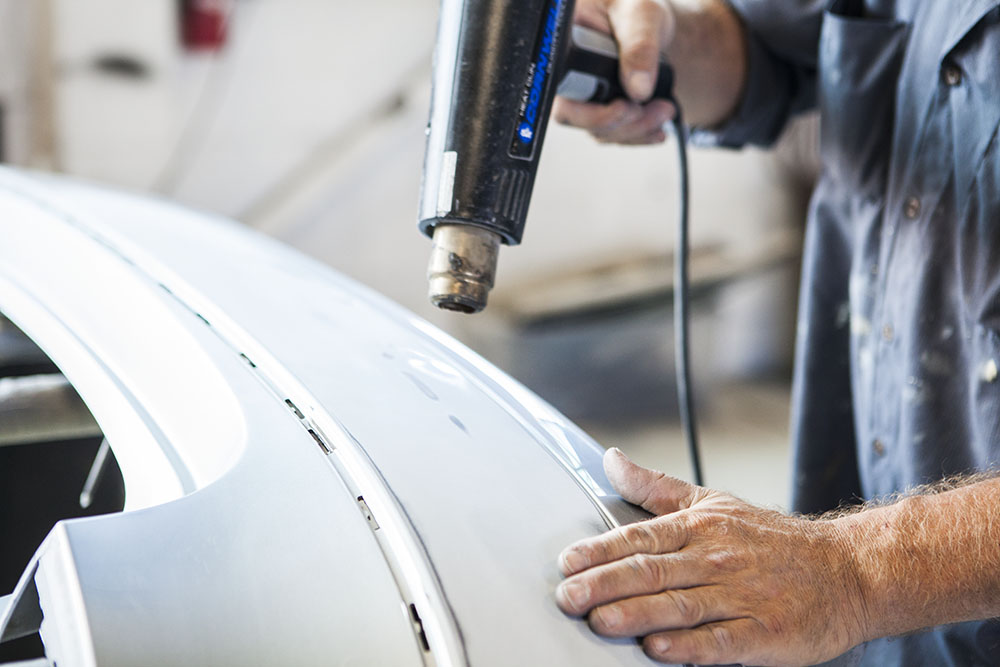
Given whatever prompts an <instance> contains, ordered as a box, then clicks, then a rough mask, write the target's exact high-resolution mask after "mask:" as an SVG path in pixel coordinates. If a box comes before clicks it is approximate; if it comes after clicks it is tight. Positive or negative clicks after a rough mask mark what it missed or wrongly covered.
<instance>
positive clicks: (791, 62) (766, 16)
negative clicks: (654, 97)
mask: <svg viewBox="0 0 1000 667" xmlns="http://www.w3.org/2000/svg"><path fill="white" fill-rule="evenodd" d="M729 3H730V5H731V6H732V8H733V9H734V10H735V11H736V13H737V14H738V15H739V17H740V19H741V20H742V21H743V24H744V26H745V27H746V29H747V82H746V88H745V89H744V91H743V98H742V100H741V101H740V104H739V106H738V107H737V109H736V112H735V113H734V114H733V115H732V116H731V117H730V118H729V119H728V120H727V121H725V122H724V123H723V124H722V125H720V126H717V127H714V128H710V129H705V128H699V129H695V130H694V131H693V132H692V135H691V138H692V141H693V142H695V143H696V144H699V145H708V146H724V147H728V148H739V147H742V146H744V145H746V144H754V145H758V146H770V145H771V144H773V143H774V142H775V141H776V140H777V139H778V137H779V136H780V135H781V132H782V130H783V129H784V127H785V124H786V123H787V122H788V119H789V118H791V117H792V116H793V115H795V114H798V113H801V112H803V111H806V110H808V109H811V108H813V107H814V106H815V105H816V68H817V57H818V51H819V35H820V27H821V25H822V20H823V7H824V6H825V4H826V2H825V1H824V0H800V1H799V2H788V1H787V0H783V1H782V0H729Z"/></svg>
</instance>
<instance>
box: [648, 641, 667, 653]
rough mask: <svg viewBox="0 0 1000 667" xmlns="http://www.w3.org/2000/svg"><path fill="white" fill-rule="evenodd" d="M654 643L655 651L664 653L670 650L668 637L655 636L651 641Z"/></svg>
mask: <svg viewBox="0 0 1000 667" xmlns="http://www.w3.org/2000/svg"><path fill="white" fill-rule="evenodd" d="M651 643H652V645H653V652H654V653H659V654H663V653H666V652H667V651H669V650H670V640H669V639H667V638H666V637H653V641H652V642H651Z"/></svg>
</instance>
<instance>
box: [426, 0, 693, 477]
mask: <svg viewBox="0 0 1000 667" xmlns="http://www.w3.org/2000/svg"><path fill="white" fill-rule="evenodd" d="M573 5H574V2H573V0H442V2H441V14H440V17H439V20H438V38H437V39H438V41H437V50H436V52H435V58H434V81H433V84H434V85H433V92H432V94H431V115H430V122H429V124H428V127H427V153H426V156H425V158H424V179H423V186H422V189H421V196H420V223H419V224H420V229H421V231H423V232H424V234H427V235H428V236H430V237H431V238H432V239H433V247H432V249H431V260H430V265H429V266H428V269H427V277H428V281H429V292H430V299H431V301H432V302H433V303H434V304H435V305H436V306H438V307H440V308H444V309H446V310H453V311H457V312H462V313H476V312H479V311H480V310H482V309H483V308H485V307H486V299H487V297H488V296H489V292H490V289H491V288H492V287H493V282H494V280H495V277H496V267H497V255H498V254H499V251H500V244H501V243H506V244H507V245H517V244H518V243H520V242H521V235H522V234H523V233H524V221H525V218H526V217H527V214H528V202H529V201H530V200H531V190H532V188H533V187H534V184H535V174H536V172H537V171H538V160H539V158H540V157H541V153H542V142H543V141H544V140H545V128H546V126H547V125H548V119H549V112H550V111H551V109H552V101H553V99H554V98H555V96H556V94H559V95H563V96H565V97H568V98H570V99H575V100H578V101H583V102H598V103H607V102H610V101H612V100H614V99H617V98H620V97H626V94H625V91H624V89H623V88H622V86H621V84H620V82H619V78H618V72H619V63H618V47H617V45H616V44H615V42H614V40H613V39H611V38H610V37H608V36H607V35H603V34H601V33H599V32H595V31H593V30H587V29H585V28H581V27H579V26H574V27H573V28H572V30H570V19H571V18H572V15H573ZM673 84H674V75H673V70H671V69H670V67H669V66H668V65H666V64H665V63H661V64H660V71H659V73H658V76H657V82H656V88H655V91H654V93H653V97H655V98H662V99H666V100H670V101H674V100H673ZM674 103H675V106H677V105H676V102H674ZM677 109H678V115H677V117H676V118H675V119H674V128H675V130H676V132H677V135H678V136H677V148H678V157H679V159H680V182H681V196H680V198H679V202H680V219H679V221H678V225H677V252H676V262H675V272H676V278H675V281H674V286H675V296H676V298H675V299H674V323H675V332H676V336H675V343H676V354H675V362H676V369H677V396H678V402H679V403H680V413H681V421H682V423H683V426H684V430H685V432H686V434H687V442H688V447H689V450H690V455H691V463H692V467H693V468H694V481H695V483H696V484H701V483H702V475H701V463H700V457H699V455H698V438H697V429H696V427H695V419H694V405H693V400H692V392H691V377H690V371H689V368H690V363H689V358H690V353H689V349H688V279H687V270H688V269H687V264H688V240H687V227H688V225H687V222H688V196H687V192H688V178H687V151H686V148H685V143H686V137H685V135H684V125H683V123H682V121H681V119H680V107H679V106H677Z"/></svg>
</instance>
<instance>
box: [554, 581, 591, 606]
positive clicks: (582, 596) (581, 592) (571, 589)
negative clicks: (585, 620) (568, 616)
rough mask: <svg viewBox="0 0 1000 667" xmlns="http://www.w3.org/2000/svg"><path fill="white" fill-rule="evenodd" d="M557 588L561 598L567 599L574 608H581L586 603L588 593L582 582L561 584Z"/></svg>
mask: <svg viewBox="0 0 1000 667" xmlns="http://www.w3.org/2000/svg"><path fill="white" fill-rule="evenodd" d="M559 588H560V591H561V593H562V596H563V598H564V599H565V600H568V601H569V603H570V606H572V607H573V608H574V609H583V607H584V605H586V604H587V598H588V597H589V594H588V591H587V587H586V586H584V585H583V584H576V583H572V584H562V585H561V586H560V587H559Z"/></svg>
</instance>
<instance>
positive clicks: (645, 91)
mask: <svg viewBox="0 0 1000 667" xmlns="http://www.w3.org/2000/svg"><path fill="white" fill-rule="evenodd" d="M626 87H627V88H628V95H629V97H631V98H632V99H633V100H635V101H637V102H643V101H645V100H647V99H649V96H650V95H652V94H653V75H652V74H650V73H649V72H632V73H631V74H629V76H628V82H627V84H626Z"/></svg>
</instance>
